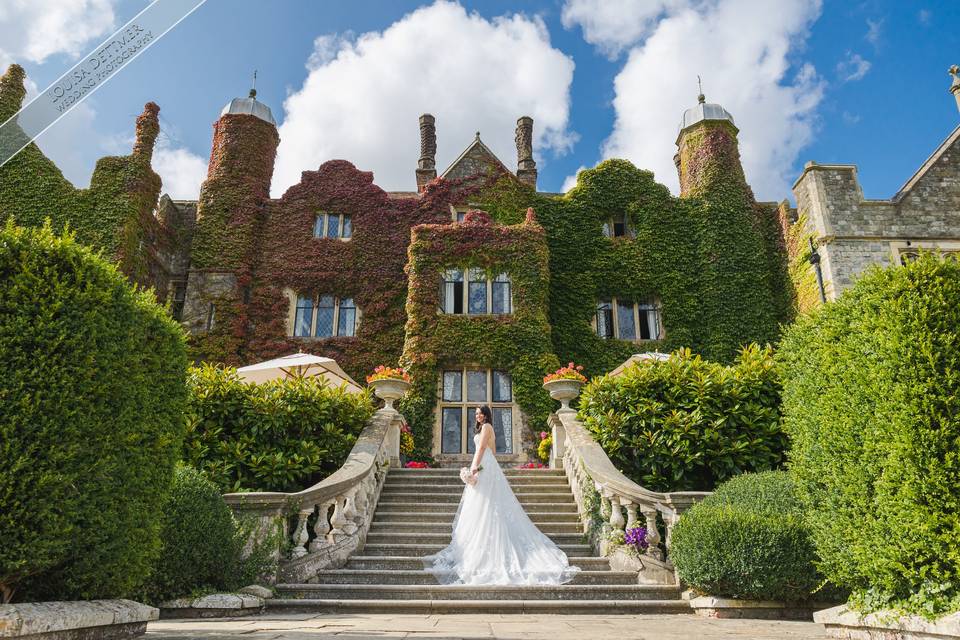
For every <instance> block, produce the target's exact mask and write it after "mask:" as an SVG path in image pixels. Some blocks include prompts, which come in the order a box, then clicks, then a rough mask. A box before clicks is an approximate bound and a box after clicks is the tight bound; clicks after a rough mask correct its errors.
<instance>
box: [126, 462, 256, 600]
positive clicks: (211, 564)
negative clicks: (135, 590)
mask: <svg viewBox="0 0 960 640" xmlns="http://www.w3.org/2000/svg"><path fill="white" fill-rule="evenodd" d="M236 530H237V526H236V523H235V521H234V518H233V513H232V512H231V510H230V507H229V506H227V503H226V502H224V501H223V497H222V496H221V495H220V490H219V489H218V488H217V486H216V485H215V484H213V483H212V482H210V481H209V480H207V479H206V478H205V477H204V476H203V474H202V473H200V472H199V471H197V470H196V469H192V468H190V467H187V466H179V467H177V469H176V471H175V473H174V477H173V486H172V487H171V490H170V493H169V495H168V497H167V500H166V502H165V504H164V506H163V526H162V530H161V539H162V541H163V547H162V551H161V553H160V557H159V559H158V560H157V563H156V569H155V570H154V572H153V574H152V575H151V576H150V580H149V581H148V584H147V587H146V589H145V592H146V594H147V597H148V599H149V600H150V601H151V602H161V601H163V600H169V599H171V598H176V597H179V596H185V595H188V594H190V593H191V592H194V591H199V590H202V589H229V588H231V587H234V585H232V584H229V582H230V577H231V576H232V575H233V573H234V571H235V565H236V563H237V562H238V554H239V551H240V549H239V548H238V547H239V544H238V540H237V535H236V532H237V531H236ZM241 586H242V585H241Z"/></svg>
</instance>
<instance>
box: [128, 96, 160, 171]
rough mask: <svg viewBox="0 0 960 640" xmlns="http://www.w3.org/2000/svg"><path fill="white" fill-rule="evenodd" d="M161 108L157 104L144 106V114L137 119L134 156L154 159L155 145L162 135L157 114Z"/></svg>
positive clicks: (149, 103)
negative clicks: (158, 137) (159, 135)
mask: <svg viewBox="0 0 960 640" xmlns="http://www.w3.org/2000/svg"><path fill="white" fill-rule="evenodd" d="M158 113H160V107H158V106H157V103H155V102H148V103H147V104H145V105H143V113H141V114H140V116H139V117H138V118H137V135H136V138H135V141H134V143H133V155H135V156H142V157H144V158H146V159H147V161H149V160H150V158H151V157H153V145H154V143H155V142H156V141H157V134H158V133H160V119H159V118H158V117H157V114H158Z"/></svg>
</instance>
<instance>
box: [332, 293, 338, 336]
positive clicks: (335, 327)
mask: <svg viewBox="0 0 960 640" xmlns="http://www.w3.org/2000/svg"><path fill="white" fill-rule="evenodd" d="M332 329H333V331H331V332H330V333H331V335H332V336H333V337H337V336H339V335H340V298H339V297H334V299H333V327H332Z"/></svg>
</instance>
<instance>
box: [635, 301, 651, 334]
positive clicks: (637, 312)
mask: <svg viewBox="0 0 960 640" xmlns="http://www.w3.org/2000/svg"><path fill="white" fill-rule="evenodd" d="M633 326H635V327H636V328H637V339H638V340H639V339H640V338H641V336H643V332H642V331H641V330H640V303H638V302H634V303H633ZM647 331H648V332H649V331H650V325H647Z"/></svg>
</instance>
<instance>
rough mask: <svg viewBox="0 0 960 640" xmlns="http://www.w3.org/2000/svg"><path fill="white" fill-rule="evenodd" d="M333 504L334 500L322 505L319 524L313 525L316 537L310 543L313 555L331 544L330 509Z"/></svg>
mask: <svg viewBox="0 0 960 640" xmlns="http://www.w3.org/2000/svg"><path fill="white" fill-rule="evenodd" d="M333 504H334V501H333V500H327V501H326V502H324V503H323V504H321V505H320V510H319V511H318V512H317V522H316V524H314V525H313V533H314V534H315V535H316V537H315V538H314V539H313V541H312V542H311V543H310V552H311V553H313V552H315V551H319V550H320V549H322V548H323V547H325V546H327V545H328V544H330V539H329V537H328V535H327V534H329V533H330V507H332V506H333Z"/></svg>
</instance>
